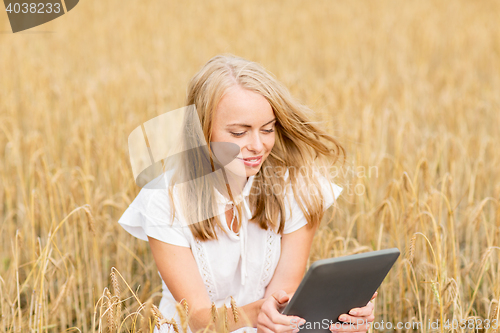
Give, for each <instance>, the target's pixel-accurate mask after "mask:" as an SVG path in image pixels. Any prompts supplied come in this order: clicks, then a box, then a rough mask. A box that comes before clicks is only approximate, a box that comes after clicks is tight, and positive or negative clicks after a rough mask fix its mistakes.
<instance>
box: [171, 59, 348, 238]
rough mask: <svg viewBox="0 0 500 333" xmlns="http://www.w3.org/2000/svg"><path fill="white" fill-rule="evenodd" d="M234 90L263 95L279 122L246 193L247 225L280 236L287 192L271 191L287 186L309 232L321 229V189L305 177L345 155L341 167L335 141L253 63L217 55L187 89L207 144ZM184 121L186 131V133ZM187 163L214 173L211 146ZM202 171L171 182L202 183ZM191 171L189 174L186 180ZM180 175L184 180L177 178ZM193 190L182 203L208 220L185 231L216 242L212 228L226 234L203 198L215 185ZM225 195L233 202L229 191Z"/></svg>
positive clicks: (181, 170) (196, 152) (239, 212)
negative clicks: (208, 167) (218, 112)
mask: <svg viewBox="0 0 500 333" xmlns="http://www.w3.org/2000/svg"><path fill="white" fill-rule="evenodd" d="M234 85H239V86H240V87H242V88H244V89H248V90H251V91H253V92H256V93H258V94H260V95H262V96H264V97H265V98H266V99H267V101H268V102H269V104H270V105H271V107H272V109H273V111H274V114H275V116H276V120H277V121H276V125H275V131H276V141H275V145H274V147H273V149H272V151H271V152H270V154H269V156H268V157H267V159H266V160H265V161H264V162H263V164H262V166H261V169H260V170H259V172H258V173H257V174H256V175H255V177H254V181H253V184H252V188H251V190H250V199H249V200H250V201H249V204H250V207H251V208H252V209H253V212H252V218H251V219H250V222H253V223H257V224H258V225H259V226H260V227H261V228H262V229H265V230H267V229H268V228H269V227H271V228H272V229H273V230H275V231H276V232H278V233H282V231H283V229H284V226H285V218H286V212H285V201H284V200H285V192H284V191H283V190H278V191H276V190H274V189H276V188H278V189H285V188H286V186H290V187H291V188H292V190H293V195H294V197H295V198H296V201H297V203H298V205H299V207H300V209H301V210H302V212H303V213H304V216H305V217H306V219H307V222H308V225H309V227H312V226H315V225H317V224H319V223H320V222H321V220H322V218H323V214H324V206H323V195H322V192H321V185H320V183H319V182H318V179H317V178H316V177H307V178H304V175H306V176H310V175H316V174H317V172H318V171H321V170H322V168H318V166H328V165H333V164H335V163H336V162H337V161H338V160H339V157H340V154H342V155H343V157H344V158H343V160H344V161H343V162H344V163H345V158H346V156H345V151H344V148H343V147H342V146H341V145H340V143H339V142H338V141H337V140H336V139H335V138H334V137H333V136H331V135H329V134H328V133H326V132H325V131H324V130H322V129H321V128H320V127H318V126H317V125H315V124H314V123H313V122H311V121H310V115H311V114H312V111H311V110H310V109H309V108H308V107H306V106H304V105H301V104H300V103H298V102H297V101H296V100H295V99H294V98H293V97H292V96H291V94H290V92H289V91H288V89H287V88H285V87H284V86H283V85H282V84H281V83H280V82H279V81H278V80H277V79H276V78H275V77H274V75H273V74H271V73H270V72H268V71H266V70H265V69H264V68H263V67H262V66H261V65H259V64H257V63H255V62H251V61H248V60H246V59H243V58H240V57H237V56H234V55H232V54H222V55H217V56H215V57H213V58H212V59H210V60H209V61H208V62H207V63H206V64H205V65H204V66H203V67H202V68H201V70H200V71H199V72H198V73H196V75H194V77H193V78H192V79H191V81H190V83H189V85H188V89H187V100H186V105H188V106H189V105H194V106H195V109H196V112H197V114H198V117H199V121H200V123H201V128H202V132H203V135H204V138H201V139H203V140H205V142H207V143H209V142H211V133H212V123H213V118H214V114H215V110H216V108H217V106H218V104H219V102H220V100H221V99H222V97H223V95H224V93H225V92H226V90H227V89H228V88H229V87H231V86H234ZM186 121H187V120H185V123H184V126H187V127H186V128H189V124H187V123H186ZM197 139H200V138H197ZM327 143H329V144H330V146H329V145H327ZM189 146H191V147H192V146H193V145H192V144H191V145H189ZM185 158H186V160H185V163H186V164H184V165H189V166H192V165H202V164H203V163H205V162H206V161H207V160H208V159H210V164H211V165H212V170H211V171H215V169H214V163H213V160H212V158H213V154H212V151H211V148H210V145H208V146H207V151H206V153H203V151H202V150H192V151H191V153H190V154H185ZM200 170H203V168H202V167H200V168H197V167H194V168H191V167H190V168H179V170H177V172H176V173H175V174H174V177H173V178H172V180H173V182H174V183H175V179H176V177H177V179H179V178H186V177H187V178H190V179H203V177H200V176H203V174H200V172H201V173H206V171H200ZM286 170H288V173H289V178H288V180H287V184H285V179H284V177H283V175H284V174H285V172H286ZM190 172H191V173H193V174H191V175H186V173H190ZM180 173H184V175H183V176H180V175H179V174H180ZM326 176H328V175H326ZM196 186H197V188H186V190H185V191H184V192H183V193H182V194H181V196H182V198H183V200H186V201H185V202H190V203H191V205H190V207H189V209H191V210H195V211H198V213H199V215H198V216H212V217H210V218H207V219H203V220H201V222H198V223H189V228H190V229H191V232H192V233H193V236H194V237H195V238H196V239H199V240H201V241H205V240H211V239H218V238H217V233H216V231H215V226H218V227H219V229H220V230H222V231H224V232H226V231H225V229H224V228H223V227H222V225H221V221H220V218H219V216H218V215H215V214H212V215H210V213H207V212H210V211H212V212H214V211H215V209H216V208H215V207H216V203H215V202H213V201H214V200H213V199H211V198H214V196H211V195H207V193H213V192H209V191H215V189H214V188H213V187H214V186H213V185H212V186H211V187H212V188H209V187H208V183H207V182H203V181H201V183H200V182H199V183H197V185H196ZM200 187H201V188H200ZM269 189H273V190H272V191H269ZM228 193H229V196H230V199H231V200H233V202H234V198H233V195H232V193H231V191H230V190H229V191H228ZM311 194H313V195H311ZM170 198H171V204H172V205H173V191H172V187H170ZM236 209H237V216H238V221H241V220H242V218H241V217H242V209H241V204H238V205H236ZM172 213H173V214H174V216H175V209H172ZM194 215H195V216H196V215H197V214H196V213H195V214H194ZM198 221H200V220H198ZM238 223H239V222H238Z"/></svg>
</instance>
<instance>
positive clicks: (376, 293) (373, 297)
mask: <svg viewBox="0 0 500 333" xmlns="http://www.w3.org/2000/svg"><path fill="white" fill-rule="evenodd" d="M377 295H378V292H377V291H376V292H375V293H374V294H373V296H372V298H371V299H370V301H373V300H374V299H375V297H377Z"/></svg>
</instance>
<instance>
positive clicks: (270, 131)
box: [264, 129, 274, 133]
mask: <svg viewBox="0 0 500 333" xmlns="http://www.w3.org/2000/svg"><path fill="white" fill-rule="evenodd" d="M264 132H266V133H272V132H274V130H273V129H270V130H264Z"/></svg>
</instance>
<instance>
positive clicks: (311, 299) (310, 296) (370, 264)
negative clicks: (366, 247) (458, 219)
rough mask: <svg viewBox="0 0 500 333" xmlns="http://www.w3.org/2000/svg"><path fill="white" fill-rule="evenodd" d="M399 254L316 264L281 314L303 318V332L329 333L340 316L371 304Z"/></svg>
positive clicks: (361, 255)
mask: <svg viewBox="0 0 500 333" xmlns="http://www.w3.org/2000/svg"><path fill="white" fill-rule="evenodd" d="M399 253H400V252H399V250H398V249H397V248H392V249H386V250H380V251H372V252H366V253H359V254H353V255H349V256H343V257H336V258H329V259H322V260H318V261H316V262H314V263H313V264H312V265H311V267H309V270H308V271H307V273H306V275H305V276H304V278H303V279H302V282H301V283H300V285H299V287H298V288H297V290H296V291H295V293H294V295H293V296H292V298H291V299H290V301H289V302H288V304H287V305H286V307H285V308H284V309H283V311H282V312H281V313H282V314H285V315H287V316H291V315H295V316H299V317H301V318H304V319H305V320H306V323H305V324H304V325H303V326H300V327H299V328H301V330H300V331H301V332H311V333H312V332H314V333H316V332H325V333H326V332H330V330H329V329H328V327H329V326H330V325H331V324H334V323H336V322H338V317H339V316H340V315H341V314H343V313H348V312H349V310H351V309H352V308H357V307H363V306H365V305H366V304H367V303H368V302H369V301H370V299H371V298H372V296H373V294H374V293H375V291H376V290H377V289H378V287H379V286H380V284H381V283H382V281H383V280H384V279H385V276H386V275H387V273H389V271H390V270H391V268H392V266H393V264H394V263H395V262H396V259H397V258H398V257H399ZM291 324H292V325H293V323H291ZM295 325H296V326H295V327H297V324H295Z"/></svg>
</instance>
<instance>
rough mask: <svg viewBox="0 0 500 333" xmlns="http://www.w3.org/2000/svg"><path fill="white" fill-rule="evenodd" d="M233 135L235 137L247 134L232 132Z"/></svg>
mask: <svg viewBox="0 0 500 333" xmlns="http://www.w3.org/2000/svg"><path fill="white" fill-rule="evenodd" d="M231 134H232V135H234V136H242V135H243V134H245V132H241V133H234V132H231Z"/></svg>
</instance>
